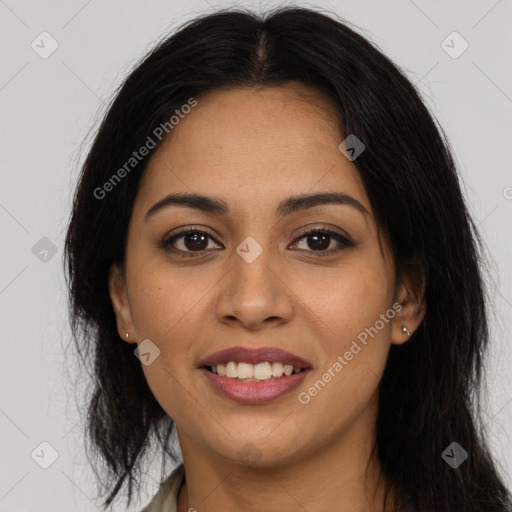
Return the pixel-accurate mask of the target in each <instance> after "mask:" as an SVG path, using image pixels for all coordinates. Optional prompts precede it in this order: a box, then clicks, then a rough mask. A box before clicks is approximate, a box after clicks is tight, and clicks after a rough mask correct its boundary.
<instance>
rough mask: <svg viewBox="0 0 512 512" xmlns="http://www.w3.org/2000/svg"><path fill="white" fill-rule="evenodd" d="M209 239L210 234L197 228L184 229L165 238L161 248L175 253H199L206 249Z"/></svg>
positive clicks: (210, 238)
mask: <svg viewBox="0 0 512 512" xmlns="http://www.w3.org/2000/svg"><path fill="white" fill-rule="evenodd" d="M209 240H213V238H212V237H211V235H210V234H208V233H206V232H204V231H199V230H197V229H186V230H183V231H180V232H179V233H177V234H175V235H173V236H171V237H170V238H167V239H166V240H164V242H163V243H162V248H164V249H166V250H171V251H173V252H176V253H178V254H179V253H185V254H181V255H186V253H194V252H197V253H201V252H203V251H206V250H207V249H208V242H209Z"/></svg>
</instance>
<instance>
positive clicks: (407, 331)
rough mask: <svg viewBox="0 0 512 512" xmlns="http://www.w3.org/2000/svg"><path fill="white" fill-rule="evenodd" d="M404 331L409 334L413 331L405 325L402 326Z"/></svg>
mask: <svg viewBox="0 0 512 512" xmlns="http://www.w3.org/2000/svg"><path fill="white" fill-rule="evenodd" d="M402 332H405V333H406V334H407V336H410V335H411V331H409V329H407V327H405V325H403V326H402Z"/></svg>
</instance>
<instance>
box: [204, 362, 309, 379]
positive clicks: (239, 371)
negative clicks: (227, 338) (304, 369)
mask: <svg viewBox="0 0 512 512" xmlns="http://www.w3.org/2000/svg"><path fill="white" fill-rule="evenodd" d="M211 369H212V372H213V373H218V374H219V375H220V376H221V377H229V378H231V379H244V380H245V379H252V380H269V379H271V378H272V377H274V378H277V377H281V376H282V375H283V373H284V374H285V375H291V374H292V373H299V372H300V371H301V368H294V367H293V366H292V365H291V364H285V365H283V364H282V363H270V362H268V361H267V362H264V363H258V364H250V363H243V362H241V363H236V362H235V361H229V363H227V364H225V365H224V364H218V365H216V366H212V367H211Z"/></svg>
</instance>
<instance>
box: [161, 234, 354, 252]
mask: <svg viewBox="0 0 512 512" xmlns="http://www.w3.org/2000/svg"><path fill="white" fill-rule="evenodd" d="M187 237H188V238H187ZM303 239H304V240H305V241H306V246H307V247H310V246H311V245H312V246H313V248H309V249H298V250H299V251H301V252H306V253H311V256H312V257H314V258H315V257H325V256H332V255H334V254H338V253H339V252H341V251H343V250H345V249H347V248H354V247H355V244H354V243H353V242H352V241H351V240H350V239H349V238H348V237H347V236H345V235H342V234H341V233H338V232H336V231H332V230H331V229H328V228H327V227H322V228H318V227H313V228H308V229H306V230H304V231H303V232H302V233H301V234H300V235H299V236H298V237H297V238H295V240H294V241H293V243H292V246H297V245H298V243H300V241H301V240H303ZM333 240H334V241H335V242H337V244H338V247H337V248H336V249H329V250H326V249H325V246H327V247H330V246H331V245H332V241H333ZM210 241H213V242H214V243H215V244H218V245H220V244H219V243H218V242H217V241H216V240H215V238H214V237H213V236H212V235H211V234H210V233H208V232H207V231H204V230H202V229H197V228H194V227H191V226H189V227H187V228H186V229H183V230H181V231H179V232H178V233H176V234H174V235H172V236H170V237H167V238H165V239H164V240H163V241H162V243H161V245H160V247H161V248H162V249H164V250H165V251H166V252H170V253H172V254H174V255H177V256H180V257H189V258H190V257H201V256H205V255H206V254H207V253H211V252H213V251H212V250H211V249H208V245H209V243H210ZM308 241H313V243H312V244H311V243H308ZM176 242H181V245H182V246H183V247H184V248H177V247H176ZM187 242H188V247H187ZM315 245H317V248H315ZM191 248H192V249H194V250H191ZM195 249H197V250H195ZM213 250H214V251H215V250H218V249H213Z"/></svg>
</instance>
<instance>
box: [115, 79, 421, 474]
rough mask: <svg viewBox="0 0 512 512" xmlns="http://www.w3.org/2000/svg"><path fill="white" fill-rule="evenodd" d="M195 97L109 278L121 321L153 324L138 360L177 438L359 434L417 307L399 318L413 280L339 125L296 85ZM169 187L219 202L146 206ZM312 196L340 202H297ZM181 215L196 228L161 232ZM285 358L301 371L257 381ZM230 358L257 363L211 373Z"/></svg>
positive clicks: (283, 452) (296, 442) (237, 447)
mask: <svg viewBox="0 0 512 512" xmlns="http://www.w3.org/2000/svg"><path fill="white" fill-rule="evenodd" d="M197 101H198V103H197V106H196V107H195V108H193V109H192V110H191V112H190V113H189V114H188V115H186V116H185V117H184V118H183V119H181V120H180V122H179V124H178V125H176V126H175V127H174V129H173V130H172V132H171V133H170V136H169V137H168V138H167V139H166V140H165V141H164V143H163V144H162V145H161V146H160V147H159V148H158V150H157V151H156V153H155V154H154V156H153V158H152V159H151V161H150V163H149V166H148V168H147V170H146V174H145V176H144V180H143V182H142V186H141V188H140V191H139V192H138V195H137V198H136V201H135V204H134V208H133V213H132V217H131V222H130V226H129V234H128V244H127V255H126V281H125V282H123V281H122V279H120V277H119V273H117V272H113V273H112V274H111V280H110V285H111V296H112V300H113V303H114V307H115V310H116V315H117V321H118V326H119V331H120V335H121V336H122V337H123V339H124V333H125V331H127V332H128V333H129V334H130V337H129V339H128V340H127V341H128V342H132V343H133V342H134V341H136V342H137V343H141V342H143V340H150V341H149V342H148V341H145V342H144V343H145V344H144V345H143V346H142V347H141V349H140V351H141V352H142V353H144V354H146V355H144V356H143V362H144V363H145V364H142V369H143V371H144V374H145V376H146V378H147V381H148V383H149V386H150V387H151V390H152V392H153V393H154V395H155V397H156V399H157V400H158V402H159V403H160V404H161V406H162V408H163V409H164V410H165V411H166V412H167V414H168V415H169V416H170V417H171V418H172V419H173V420H174V421H175V422H176V424H177V428H178V433H179V437H180V442H181V445H182V450H183V453H184V454H185V452H186V451H187V450H188V451H191V450H193V447H196V448H197V447H200V448H201V450H202V451H203V453H205V452H208V453H210V454H212V455H213V456H218V457H221V458H224V460H226V459H229V460H232V461H239V462H241V461H246V462H247V461H249V462H250V463H252V464H262V465H264V464H266V465H277V464H281V463H284V462H295V461H297V460H299V459H300V458H302V457H305V456H307V455H308V454H310V455H312V454H314V453H317V452H318V450H321V449H322V448H323V447H328V446H332V445H333V443H338V442H339V443H341V442H343V440H345V441H347V442H348V440H349V439H350V440H351V441H354V440H357V439H359V438H361V439H368V437H369V436H370V435H371V433H372V432H373V424H374V421H375V415H376V412H377V405H378V404H377V399H376V397H377V394H376V392H377V387H378V383H379V380H380V377H381V375H382V373H383V369H384V366H385V363H386V358H387V355H388V351H389V348H390V344H391V343H397V344H398V343H402V342H404V341H406V339H407V338H408V337H407V335H406V334H404V333H403V332H402V331H401V327H402V325H404V324H405V325H407V326H408V328H409V329H410V330H411V331H412V330H414V328H415V327H416V325H417V323H416V320H415V319H411V318H408V317H406V316H405V315H406V313H407V311H408V309H407V307H406V306H405V302H404V300H405V298H406V295H407V294H406V293H405V288H403V287H401V288H398V289H395V287H394V281H395V270H394V265H393V260H392V257H391V254H390V252H389V249H388V246H387V245H386V243H385V241H384V240H382V241H381V244H379V238H378V232H377V227H376V222H375V219H374V215H373V212H372V207H371V205H370V202H369V200H368V197H367V195H366V193H365V189H364V187H363V184H362V182H361V179H360V177H359V174H358V172H357V169H356V167H355V166H354V164H353V163H352V162H351V161H350V160H349V159H348V158H347V157H345V156H344V154H343V153H342V152H341V151H340V150H339V148H338V146H339V145H340V143H341V141H342V140H343V139H344V138H345V136H346V135H348V134H346V135H344V134H343V133H342V132H341V130H340V127H339V121H338V119H337V118H336V116H335V115H334V114H333V113H330V110H329V105H328V103H326V101H325V99H324V98H323V97H322V96H320V95H319V94H318V93H317V92H315V91H313V90H311V89H309V88H307V87H305V86H303V85H298V84H291V83H290V84H287V85H285V86H283V87H276V88H262V89H256V88H244V89H238V90H234V89H232V90H224V91H216V92H210V93H208V94H205V95H203V96H200V97H198V98H197ZM134 172H135V171H134ZM113 193H115V192H113ZM170 194H188V195H197V196H204V197H206V198H209V199H210V200H211V201H216V202H222V205H223V206H224V210H225V211H221V209H219V208H217V209H216V210H215V209H213V208H204V209H202V208H197V207H193V205H192V204H191V203H189V205H188V206H187V205H184V204H173V203H172V202H171V201H168V202H167V204H166V205H160V207H159V208H156V209H153V211H152V212H151V213H150V214H148V211H149V210H150V209H151V208H152V207H153V206H154V205H155V204H157V203H159V202H160V201H162V199H164V198H166V197H167V196H168V195H170ZM315 194H338V198H339V199H340V200H339V201H338V202H334V201H325V202H322V201H311V202H308V200H301V201H297V200H296V199H297V198H298V197H300V196H309V195H315ZM292 199H293V200H292ZM287 201H288V202H287ZM202 204H203V205H206V206H208V205H209V203H206V202H203V203H202ZM283 205H284V206H283ZM189 227H193V229H194V230H196V231H197V232H199V233H195V234H194V233H192V234H188V235H187V234H185V235H184V236H181V237H176V238H175V239H174V240H173V241H170V239H171V238H172V237H173V236H175V235H177V234H178V233H179V232H181V231H183V230H186V229H187V228H189ZM306 229H313V233H310V234H309V235H308V234H307V233H305V230H306ZM326 230H328V231H332V234H330V235H326V234H325V231H326ZM166 241H167V242H168V243H167V244H165V243H166ZM114 270H116V269H114ZM402 292H403V293H402ZM396 302H398V303H402V302H404V307H403V308H402V310H401V311H399V310H400V308H401V306H398V307H397V304H396ZM394 303H395V307H393V304H394ZM407 321H408V322H409V323H407ZM358 347H359V348H358ZM233 348H235V349H237V351H236V352H233V353H231V354H230V353H227V354H226V353H224V354H220V355H219V356H218V357H216V358H215V359H214V360H212V359H211V357H210V356H213V355H215V354H216V353H218V352H220V351H226V350H227V349H233ZM134 349H135V345H134ZM238 349H247V351H246V352H244V351H243V350H242V351H240V350H238ZM255 349H261V350H255ZM273 349H279V350H282V351H286V352H288V353H289V354H282V353H276V352H275V351H273ZM158 350H159V351H160V352H159V353H158ZM148 354H149V355H148ZM294 357H295V359H294ZM229 361H232V362H234V363H235V364H232V363H230V364H227V367H228V368H225V369H224V371H223V370H222V367H221V368H219V367H216V364H217V363H220V364H222V363H228V362H229ZM248 362H252V363H254V364H251V365H247V364H246V365H238V364H237V363H248ZM266 362H268V363H270V365H269V364H266ZM147 363H149V364H147ZM205 363H211V364H210V365H208V364H207V365H206V366H212V367H213V368H205V366H204V365H205ZM274 363H276V364H274ZM280 364H282V365H283V366H280ZM285 364H291V366H292V367H293V366H295V368H296V369H299V368H302V371H301V372H300V373H298V374H292V375H291V376H287V375H286V373H285V374H284V375H283V376H281V377H272V378H271V379H270V380H268V376H269V373H268V372H269V371H270V372H274V371H275V372H276V375H279V374H281V372H282V371H284V370H286V368H285V366H284V365H285ZM215 371H216V372H217V373H214V372H215ZM236 371H240V372H242V373H241V374H240V375H249V374H250V373H251V372H253V374H254V373H256V375H257V377H256V378H255V377H253V381H248V382H246V381H240V380H238V379H234V378H230V377H228V376H221V375H219V373H220V374H222V373H224V372H228V375H230V376H231V377H232V376H233V375H235V374H234V373H230V372H236ZM244 372H248V373H244ZM260 378H261V379H262V380H259V379H260ZM254 379H256V381H254Z"/></svg>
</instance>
